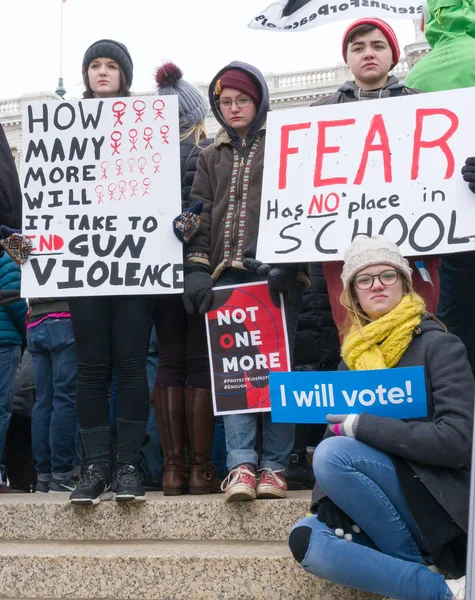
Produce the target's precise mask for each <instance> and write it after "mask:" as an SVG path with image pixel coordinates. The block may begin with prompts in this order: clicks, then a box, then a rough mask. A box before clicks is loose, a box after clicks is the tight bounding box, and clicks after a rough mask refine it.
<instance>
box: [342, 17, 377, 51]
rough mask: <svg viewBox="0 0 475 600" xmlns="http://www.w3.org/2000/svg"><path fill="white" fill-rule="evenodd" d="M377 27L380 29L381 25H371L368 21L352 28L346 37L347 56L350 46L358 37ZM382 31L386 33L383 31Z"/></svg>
mask: <svg viewBox="0 0 475 600" xmlns="http://www.w3.org/2000/svg"><path fill="white" fill-rule="evenodd" d="M375 29H379V27H376V25H369V24H368V23H363V24H362V25H358V27H355V28H354V29H352V30H351V31H350V33H349V34H348V35H347V37H346V39H345V58H346V55H347V54H348V46H349V45H350V44H352V43H353V42H354V41H355V40H356V38H357V37H360V36H362V35H366V34H367V33H371V31H374V30H375ZM380 31H381V30H380ZM381 33H382V34H383V35H384V33H383V32H382V31H381ZM384 37H386V36H384Z"/></svg>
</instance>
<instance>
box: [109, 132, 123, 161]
mask: <svg viewBox="0 0 475 600" xmlns="http://www.w3.org/2000/svg"><path fill="white" fill-rule="evenodd" d="M121 139H122V134H121V132H120V131H113V132H112V133H111V140H112V144H111V148H112V150H113V152H112V156H114V154H120V152H119V148H120V141H121Z"/></svg>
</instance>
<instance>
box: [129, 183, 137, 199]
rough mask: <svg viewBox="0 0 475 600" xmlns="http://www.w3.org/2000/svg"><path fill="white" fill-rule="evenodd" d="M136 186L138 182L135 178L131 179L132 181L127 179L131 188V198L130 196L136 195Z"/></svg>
mask: <svg viewBox="0 0 475 600" xmlns="http://www.w3.org/2000/svg"><path fill="white" fill-rule="evenodd" d="M138 186H139V182H138V181H136V180H135V179H132V181H129V187H130V189H131V190H132V194H131V195H130V197H131V198H132V196H135V197H136V198H137V197H138V196H137V194H136V193H135V192H136V190H137V188H138Z"/></svg>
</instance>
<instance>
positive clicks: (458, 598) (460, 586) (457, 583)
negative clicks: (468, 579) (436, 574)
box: [445, 575, 465, 600]
mask: <svg viewBox="0 0 475 600" xmlns="http://www.w3.org/2000/svg"><path fill="white" fill-rule="evenodd" d="M445 583H446V584H447V587H448V588H449V590H450V591H451V592H452V594H453V595H454V598H455V600H465V575H464V576H463V577H460V579H446V581H445Z"/></svg>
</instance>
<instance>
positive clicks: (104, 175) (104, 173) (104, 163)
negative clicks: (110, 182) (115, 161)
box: [101, 160, 109, 179]
mask: <svg viewBox="0 0 475 600" xmlns="http://www.w3.org/2000/svg"><path fill="white" fill-rule="evenodd" d="M108 168H109V163H108V162H107V160H103V161H102V162H101V169H102V177H101V179H107V169H108Z"/></svg>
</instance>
